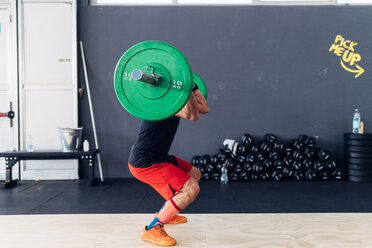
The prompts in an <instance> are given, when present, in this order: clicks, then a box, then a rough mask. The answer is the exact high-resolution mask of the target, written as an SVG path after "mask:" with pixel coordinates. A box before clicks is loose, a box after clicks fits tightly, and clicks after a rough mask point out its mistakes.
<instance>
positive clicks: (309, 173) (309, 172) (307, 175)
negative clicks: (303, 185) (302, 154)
mask: <svg viewBox="0 0 372 248" xmlns="http://www.w3.org/2000/svg"><path fill="white" fill-rule="evenodd" d="M305 179H306V180H308V181H313V180H316V171H315V170H312V169H308V170H307V171H306V172H305Z"/></svg>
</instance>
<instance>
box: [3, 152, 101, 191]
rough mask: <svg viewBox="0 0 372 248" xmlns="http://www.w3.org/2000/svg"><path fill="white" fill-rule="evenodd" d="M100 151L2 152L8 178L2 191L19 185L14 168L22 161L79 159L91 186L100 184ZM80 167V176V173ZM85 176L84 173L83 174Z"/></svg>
mask: <svg viewBox="0 0 372 248" xmlns="http://www.w3.org/2000/svg"><path fill="white" fill-rule="evenodd" d="M98 153H99V150H98V149H94V150H90V151H87V152H84V151H76V152H62V151H41V150H40V151H34V152H26V151H7V152H0V158H1V157H4V158H5V167H6V176H5V183H3V184H1V188H2V189H6V188H10V187H13V186H16V185H17V182H18V180H13V178H12V168H13V166H14V165H15V164H16V163H17V162H19V161H22V160H54V159H58V160H60V159H79V161H80V162H81V163H80V165H82V166H83V168H82V169H85V170H84V171H87V172H88V173H87V174H88V180H89V181H90V184H91V185H95V184H97V183H98V180H97V179H96V177H95V160H96V159H97V154H98ZM80 171H82V170H80V167H79V174H81V173H80ZM20 173H21V170H19V176H20V175H21V174H20ZM83 174H84V173H83Z"/></svg>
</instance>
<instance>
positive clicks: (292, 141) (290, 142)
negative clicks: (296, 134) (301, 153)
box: [288, 139, 296, 148]
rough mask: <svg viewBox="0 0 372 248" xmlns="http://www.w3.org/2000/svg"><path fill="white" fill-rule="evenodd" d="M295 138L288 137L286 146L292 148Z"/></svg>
mask: <svg viewBox="0 0 372 248" xmlns="http://www.w3.org/2000/svg"><path fill="white" fill-rule="evenodd" d="M295 141H296V139H290V140H288V146H289V147H291V148H294V146H293V145H294V143H295Z"/></svg>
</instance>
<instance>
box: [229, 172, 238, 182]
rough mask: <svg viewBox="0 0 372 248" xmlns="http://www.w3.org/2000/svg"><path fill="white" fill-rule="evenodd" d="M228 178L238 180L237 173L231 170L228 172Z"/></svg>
mask: <svg viewBox="0 0 372 248" xmlns="http://www.w3.org/2000/svg"><path fill="white" fill-rule="evenodd" d="M229 179H230V180H231V181H238V180H239V174H238V173H236V172H231V173H230V176H229Z"/></svg>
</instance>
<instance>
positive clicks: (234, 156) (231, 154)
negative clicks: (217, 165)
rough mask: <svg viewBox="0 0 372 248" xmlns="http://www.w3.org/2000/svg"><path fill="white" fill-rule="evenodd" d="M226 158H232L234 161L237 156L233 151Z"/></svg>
mask: <svg viewBox="0 0 372 248" xmlns="http://www.w3.org/2000/svg"><path fill="white" fill-rule="evenodd" d="M228 158H232V159H233V160H234V161H235V160H236V159H237V158H238V156H237V155H235V154H234V153H230V154H229V156H228Z"/></svg>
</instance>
